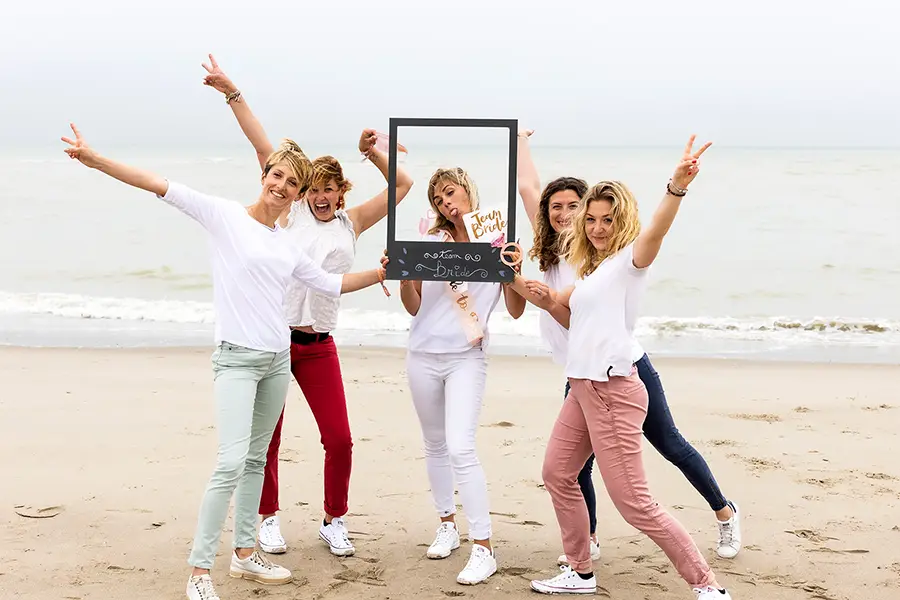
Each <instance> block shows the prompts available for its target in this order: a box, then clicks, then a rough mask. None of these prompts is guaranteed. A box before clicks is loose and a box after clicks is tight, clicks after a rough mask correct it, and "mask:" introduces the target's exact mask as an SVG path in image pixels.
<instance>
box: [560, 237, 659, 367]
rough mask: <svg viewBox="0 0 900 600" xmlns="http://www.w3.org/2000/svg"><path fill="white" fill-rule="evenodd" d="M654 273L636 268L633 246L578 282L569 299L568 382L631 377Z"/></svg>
mask: <svg viewBox="0 0 900 600" xmlns="http://www.w3.org/2000/svg"><path fill="white" fill-rule="evenodd" d="M648 273H649V268H646V269H638V268H635V266H634V243H631V244H629V245H628V246H626V247H625V248H623V249H622V250H621V251H620V252H619V253H617V254H616V255H614V256H612V257H610V258H607V259H606V260H605V261H603V262H602V263H600V266H598V267H597V269H596V270H595V271H594V272H593V273H591V274H590V275H588V276H587V277H585V278H584V279H580V280H577V281H576V282H575V290H574V291H573V292H572V296H571V298H570V299H569V308H570V309H571V312H572V314H571V317H570V319H569V352H568V356H567V360H566V377H569V378H572V379H590V380H593V381H608V380H609V377H610V376H613V375H620V376H622V377H627V376H628V375H630V374H631V370H632V366H633V365H634V362H635V360H636V359H635V357H634V346H633V343H634V324H635V322H636V321H637V315H638V308H639V306H640V302H641V299H642V298H643V296H644V292H645V291H646V289H647V276H648Z"/></svg>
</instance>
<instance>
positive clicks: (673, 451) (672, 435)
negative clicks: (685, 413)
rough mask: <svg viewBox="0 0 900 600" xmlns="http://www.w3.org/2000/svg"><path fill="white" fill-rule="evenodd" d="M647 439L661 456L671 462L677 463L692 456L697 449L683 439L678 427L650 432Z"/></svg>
mask: <svg viewBox="0 0 900 600" xmlns="http://www.w3.org/2000/svg"><path fill="white" fill-rule="evenodd" d="M647 441H649V442H650V444H651V445H652V446H653V447H654V448H656V451H657V452H659V453H660V454H661V455H662V456H663V458H665V459H666V460H667V461H669V462H670V463H672V464H673V465H679V464H681V463H683V462H684V461H686V460H687V459H688V458H690V457H691V456H693V455H694V454H695V453H696V452H697V451H696V450H694V447H693V446H691V444H690V443H689V442H688V441H687V440H686V439H684V436H682V435H681V432H679V431H678V429H676V428H674V427H672V428H671V429H667V430H666V431H665V432H663V433H658V434H655V435H654V434H652V433H651V434H650V435H648V436H647Z"/></svg>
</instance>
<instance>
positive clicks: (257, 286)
mask: <svg viewBox="0 0 900 600" xmlns="http://www.w3.org/2000/svg"><path fill="white" fill-rule="evenodd" d="M160 198H162V200H164V201H166V202H167V203H169V204H171V205H172V206H174V207H175V208H177V209H178V210H180V211H181V212H183V213H185V214H186V215H188V216H189V217H191V218H193V219H194V220H196V221H197V222H198V223H200V224H201V225H202V226H203V227H204V228H205V229H206V231H207V232H208V233H209V248H210V255H211V258H212V273H213V299H214V306H215V314H216V333H215V340H216V343H217V344H218V343H219V342H223V341H225V342H230V343H232V344H236V345H238V346H244V347H246V348H252V349H254V350H263V351H267V352H281V351H282V350H287V349H288V348H290V346H291V334H290V330H289V329H288V326H287V322H286V321H285V318H284V304H283V303H284V291H285V289H286V288H287V285H288V282H290V281H291V279H292V278H296V279H299V280H301V281H303V282H304V283H306V284H307V285H308V286H309V287H311V288H313V289H315V290H318V291H320V292H322V293H324V294H329V295H331V296H335V297H337V296H340V294H341V285H342V283H343V276H342V275H337V274H331V273H326V272H325V271H323V270H322V269H321V268H319V266H318V265H316V264H315V263H314V262H313V261H312V259H310V258H309V256H307V255H306V254H305V253H304V252H303V251H302V250H301V249H300V248H297V247H296V245H295V244H292V243H291V240H290V239H289V236H288V235H287V233H286V232H285V231H284V230H283V229H282V228H281V227H279V226H278V225H277V224H276V225H275V227H274V228H272V229H270V228H269V227H267V226H265V225H263V224H262V223H260V222H259V221H257V220H256V219H254V218H253V217H251V216H250V215H249V214H248V213H247V209H246V208H245V207H244V206H242V205H240V204H239V203H237V202H234V201H231V200H225V199H222V198H217V197H215V196H207V195H206V194H201V193H200V192H197V191H194V190H192V189H190V188H188V187H186V186H184V185H181V184H179V183H175V182H172V181H170V182H169V189H168V190H167V191H166V195H165V196H160Z"/></svg>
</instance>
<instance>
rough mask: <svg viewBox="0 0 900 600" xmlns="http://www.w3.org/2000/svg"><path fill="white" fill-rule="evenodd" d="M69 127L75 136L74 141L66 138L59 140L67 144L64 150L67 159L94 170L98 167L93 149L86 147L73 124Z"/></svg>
mask: <svg viewBox="0 0 900 600" xmlns="http://www.w3.org/2000/svg"><path fill="white" fill-rule="evenodd" d="M69 127H71V128H72V133H74V134H75V139H74V140H71V139H69V138H67V137H62V138H60V139H61V140H62V141H64V142H65V143H67V144H69V147H68V148H66V149H65V153H66V154H68V155H69V158H74V159H76V160H77V161H79V162H80V163H81V164H83V165H84V166H86V167H90V168H92V169H94V168H96V167H97V166H98V165H99V161H98V159H99V157H100V155H99V154H97V153H96V152H95V151H94V149H93V148H91V147H90V146H88V145H87V142H85V141H84V138H83V137H81V132H80V131H78V128H77V127H75V123H69Z"/></svg>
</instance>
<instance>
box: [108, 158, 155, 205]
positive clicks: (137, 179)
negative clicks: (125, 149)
mask: <svg viewBox="0 0 900 600" xmlns="http://www.w3.org/2000/svg"><path fill="white" fill-rule="evenodd" d="M94 168H95V169H97V170H98V171H100V172H101V173H105V174H107V175H109V176H110V177H112V178H113V179H118V180H119V181H121V182H122V183H127V184H128V185H131V186H134V187H136V188H139V189H142V190H146V191H148V192H152V193H154V194H156V195H158V196H165V195H166V192H167V191H168V189H169V182H168V181H166V179H165V178H164V177H160V176H159V175H157V174H156V173H151V172H150V171H145V170H143V169H139V168H137V167H132V166H130V165H126V164H123V163H120V162H116V161H114V160H112V159H109V158H106V157H104V156H100V157H98V158H97V164H96V165H95V166H94Z"/></svg>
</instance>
